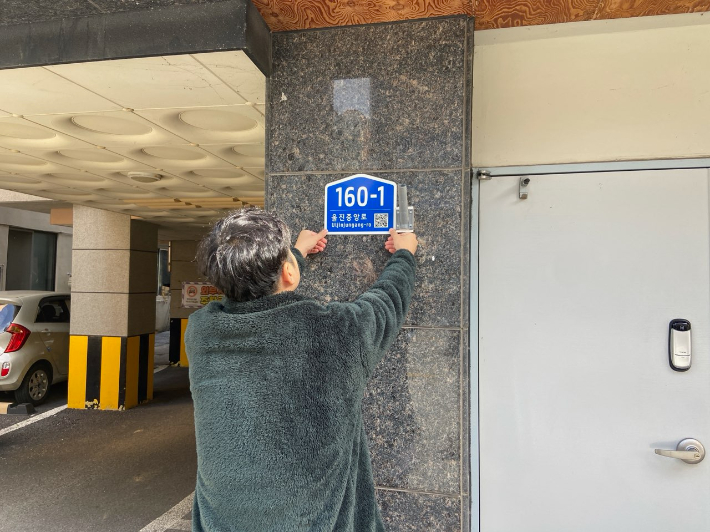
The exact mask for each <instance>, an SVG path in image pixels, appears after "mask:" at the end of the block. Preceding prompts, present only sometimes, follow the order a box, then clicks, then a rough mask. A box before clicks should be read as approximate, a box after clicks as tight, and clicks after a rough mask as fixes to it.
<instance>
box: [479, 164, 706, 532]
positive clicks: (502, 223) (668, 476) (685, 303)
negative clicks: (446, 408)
mask: <svg viewBox="0 0 710 532" xmlns="http://www.w3.org/2000/svg"><path fill="white" fill-rule="evenodd" d="M518 186H519V178H518V177H495V178H493V180H492V181H488V182H483V183H481V186H480V234H479V237H480V247H479V257H480V263H479V268H480V269H479V272H480V273H479V286H480V288H479V290H480V292H479V297H480V306H479V309H480V310H479V312H480V318H479V320H480V321H479V327H480V328H479V335H480V338H479V401H480V406H479V408H480V425H479V430H480V432H479V436H480V520H481V528H480V529H481V531H482V532H503V531H505V532H537V531H539V532H570V531H574V532H582V531H590V532H592V531H593V532H600V531H603V532H613V531H624V532H633V531H639V532H641V531H643V532H653V531H657V532H668V531H674V530H683V531H688V532H691V531H692V532H701V531H708V530H710V458H706V459H705V460H704V461H703V462H701V463H699V464H695V465H689V464H686V463H684V462H682V461H680V460H678V459H674V458H666V457H663V456H659V455H657V454H654V449H656V448H663V449H675V447H676V444H677V443H678V442H679V441H680V440H682V439H684V438H696V439H698V440H699V441H700V442H701V443H703V444H704V445H705V446H706V448H708V449H710V342H709V340H710V234H709V233H710V232H709V229H708V227H709V218H708V215H709V212H708V171H707V170H670V171H668V170H667V171H640V172H618V173H598V174H574V175H547V176H538V177H532V178H531V183H530V186H529V187H528V188H529V197H528V199H526V200H520V199H519V197H518ZM674 318H685V319H688V320H690V322H691V324H692V340H693V355H692V356H693V362H692V367H691V369H690V370H689V371H687V372H685V373H679V372H676V371H673V370H672V369H671V368H670V367H669V363H668V324H669V322H670V320H671V319H674Z"/></svg>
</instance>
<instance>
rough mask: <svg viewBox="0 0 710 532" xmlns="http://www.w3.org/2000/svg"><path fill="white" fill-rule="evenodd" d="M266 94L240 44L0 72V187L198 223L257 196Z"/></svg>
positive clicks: (179, 223) (170, 224)
mask: <svg viewBox="0 0 710 532" xmlns="http://www.w3.org/2000/svg"><path fill="white" fill-rule="evenodd" d="M264 94H265V77H264V75H263V74H262V73H261V72H260V71H259V70H258V69H257V68H256V67H255V66H254V65H253V63H252V62H251V61H250V60H249V58H248V57H247V56H246V55H245V54H244V53H243V52H240V51H238V52H216V53H210V54H194V55H178V56H169V57H151V58H140V59H126V60H117V61H100V62H91V63H78V64H67V65H55V66H47V67H33V68H23V69H14V70H2V71H0V188H3V189H7V190H13V191H17V192H22V193H26V194H32V195H34V196H40V197H45V198H50V199H53V200H58V201H64V202H69V203H73V204H81V205H87V206H91V207H96V208H102V209H107V210H112V211H117V212H122V213H126V214H130V215H133V216H137V217H140V218H143V219H146V220H147V221H150V222H153V223H156V224H158V225H160V226H163V227H165V228H172V229H177V228H181V229H191V230H195V229H199V228H204V227H205V226H206V225H207V224H209V222H211V221H212V220H214V219H216V218H219V217H220V216H221V215H222V213H223V212H224V210H225V209H233V208H236V207H239V206H241V205H243V204H254V205H262V204H263V197H264ZM133 172H141V173H144V174H147V176H148V177H150V176H156V175H158V176H159V177H160V179H159V180H158V181H155V182H149V183H144V182H141V181H136V180H135V178H134V177H133V174H132V173H133Z"/></svg>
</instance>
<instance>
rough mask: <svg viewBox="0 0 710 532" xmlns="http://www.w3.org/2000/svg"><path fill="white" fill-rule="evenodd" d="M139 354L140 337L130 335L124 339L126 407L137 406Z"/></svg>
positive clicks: (124, 405)
mask: <svg viewBox="0 0 710 532" xmlns="http://www.w3.org/2000/svg"><path fill="white" fill-rule="evenodd" d="M139 356H140V337H139V336H131V337H129V338H127V339H126V371H125V372H124V373H125V375H126V400H125V402H124V403H123V407H124V408H126V409H129V408H133V407H134V406H138V367H139Z"/></svg>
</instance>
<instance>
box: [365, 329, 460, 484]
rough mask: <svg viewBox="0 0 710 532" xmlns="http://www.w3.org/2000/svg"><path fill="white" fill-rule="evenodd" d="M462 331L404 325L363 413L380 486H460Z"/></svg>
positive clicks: (370, 386)
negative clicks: (460, 334)
mask: <svg viewBox="0 0 710 532" xmlns="http://www.w3.org/2000/svg"><path fill="white" fill-rule="evenodd" d="M460 360H461V357H460V353H459V332H458V331H452V330H435V329H403V330H402V331H401V332H400V334H399V337H398V338H397V342H396V343H395V345H394V346H393V347H392V349H390V351H389V353H388V354H387V355H386V356H385V358H384V359H383V360H382V362H380V364H379V365H378V366H377V369H376V370H375V372H374V374H373V376H372V378H371V379H370V382H369V384H368V388H367V392H366V393H365V400H364V404H363V412H364V414H365V428H366V430H367V434H368V440H369V443H370V452H371V456H372V468H373V473H374V476H375V484H376V485H377V486H383V487H390V488H403V489H418V490H430V491H438V492H444V493H450V494H452V495H456V496H458V494H459V492H460V476H461V475H460V467H461V461H460V454H461V452H460V446H461V440H460V432H461V431H460V413H461V409H460V400H459V396H460V395H459V394H460V390H459V386H460V375H459V370H460Z"/></svg>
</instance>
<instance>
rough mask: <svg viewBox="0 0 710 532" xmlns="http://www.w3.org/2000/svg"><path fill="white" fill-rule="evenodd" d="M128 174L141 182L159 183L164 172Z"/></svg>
mask: <svg viewBox="0 0 710 532" xmlns="http://www.w3.org/2000/svg"><path fill="white" fill-rule="evenodd" d="M126 175H127V176H128V177H129V178H130V179H133V181H138V182H139V183H157V182H158V181H160V180H161V179H163V175H162V174H151V173H150V172H128V173H127V174H126Z"/></svg>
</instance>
